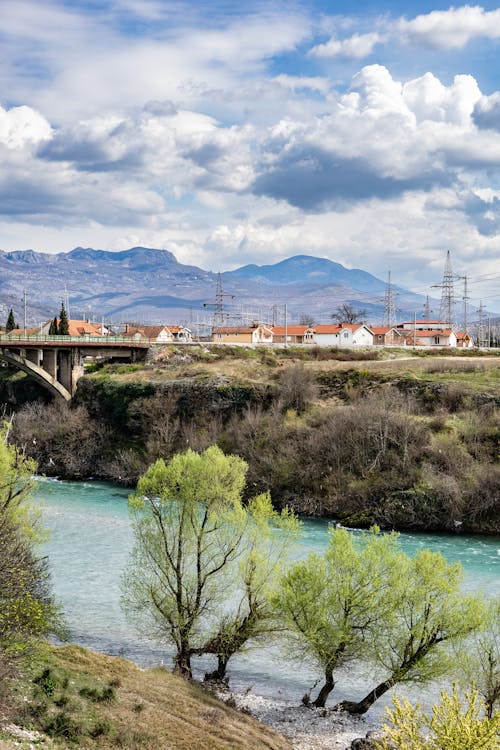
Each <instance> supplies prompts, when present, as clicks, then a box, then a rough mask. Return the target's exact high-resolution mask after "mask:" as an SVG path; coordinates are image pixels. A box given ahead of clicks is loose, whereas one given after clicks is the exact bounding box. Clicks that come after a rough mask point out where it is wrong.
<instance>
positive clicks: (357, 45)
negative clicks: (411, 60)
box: [309, 32, 384, 60]
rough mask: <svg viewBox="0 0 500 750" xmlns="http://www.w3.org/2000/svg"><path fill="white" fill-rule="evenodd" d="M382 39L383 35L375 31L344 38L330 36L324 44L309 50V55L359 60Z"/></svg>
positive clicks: (369, 52)
mask: <svg viewBox="0 0 500 750" xmlns="http://www.w3.org/2000/svg"><path fill="white" fill-rule="evenodd" d="M383 41H384V37H382V36H380V34H377V33H376V32H371V33H369V34H353V36H351V37H348V38H346V39H335V38H334V37H332V38H331V39H330V40H329V41H328V42H325V43H324V44H318V45H316V46H315V47H313V48H312V49H311V50H310V51H309V56H310V57H319V58H327V59H328V58H335V57H342V58H346V59H351V60H359V59H361V58H362V57H368V55H371V54H372V52H373V49H374V47H375V45H377V44H380V42H383Z"/></svg>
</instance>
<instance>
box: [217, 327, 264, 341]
mask: <svg viewBox="0 0 500 750" xmlns="http://www.w3.org/2000/svg"><path fill="white" fill-rule="evenodd" d="M212 341H213V342H214V343H216V344H272V343H273V330H272V328H271V327H270V326H266V325H265V324H264V323H252V324H251V325H249V326H219V327H218V328H214V330H213V332H212Z"/></svg>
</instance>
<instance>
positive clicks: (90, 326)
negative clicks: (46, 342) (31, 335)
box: [37, 319, 109, 336]
mask: <svg viewBox="0 0 500 750" xmlns="http://www.w3.org/2000/svg"><path fill="white" fill-rule="evenodd" d="M60 322H61V321H60V320H59V319H58V320H57V325H59V324H60ZM51 324H52V321H51V320H48V321H47V322H46V323H43V325H41V326H40V328H39V329H38V331H37V333H42V334H48V333H49V330H50V326H51ZM103 332H104V334H103ZM108 333H109V329H108V328H106V327H105V326H104V327H103V326H102V324H101V323H90V322H89V321H88V320H72V319H70V320H68V333H67V335H68V336H102V335H105V336H106V335H108Z"/></svg>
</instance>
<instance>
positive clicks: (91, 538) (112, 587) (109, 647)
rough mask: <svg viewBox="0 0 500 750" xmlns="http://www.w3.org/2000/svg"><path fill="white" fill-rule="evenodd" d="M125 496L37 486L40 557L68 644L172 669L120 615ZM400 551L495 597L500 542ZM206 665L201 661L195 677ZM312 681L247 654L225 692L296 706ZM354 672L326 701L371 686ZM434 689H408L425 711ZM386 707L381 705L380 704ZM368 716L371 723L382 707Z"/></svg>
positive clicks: (316, 532)
mask: <svg viewBox="0 0 500 750" xmlns="http://www.w3.org/2000/svg"><path fill="white" fill-rule="evenodd" d="M127 495H128V492H127V490H124V489H121V488H117V487H114V486H112V485H109V484H104V483H100V482H63V481H57V480H50V479H39V480H38V481H37V483H36V490H35V498H36V501H37V504H39V505H40V507H41V509H42V520H43V524H44V526H45V527H46V528H47V529H48V530H49V532H50V539H49V541H48V542H46V544H45V548H44V552H45V554H47V555H48V556H49V560H50V566H51V571H52V582H53V588H54V592H55V595H56V597H57V599H58V600H59V601H60V602H61V603H62V605H63V607H64V612H65V616H66V621H67V624H68V627H69V631H70V640H71V641H72V642H74V643H79V644H81V645H83V646H86V647H88V648H91V649H94V650H96V651H101V652H103V653H106V654H116V655H121V656H124V657H126V658H129V659H132V660H133V661H135V662H137V663H139V664H141V665H152V664H159V663H165V664H170V662H171V660H170V654H169V652H168V651H167V650H166V649H165V648H161V647H159V646H158V644H155V643H152V642H150V641H147V640H145V639H141V638H139V637H138V636H137V634H136V633H135V631H134V629H133V627H132V626H131V625H130V624H129V623H128V622H127V621H126V619H125V617H124V615H123V613H122V611H121V608H120V576H121V574H122V571H123V570H124V568H125V566H126V564H127V560H128V555H129V551H130V548H131V545H132V533H131V528H130V524H129V517H128V508H127ZM327 528H328V524H327V522H326V521H321V520H310V519H306V520H304V535H303V539H302V546H303V552H304V554H306V553H307V552H310V551H311V552H312V551H315V552H321V551H322V550H323V549H324V548H325V546H326V542H327ZM401 542H402V547H403V549H404V550H405V551H406V552H407V553H409V554H413V553H414V552H416V551H417V550H419V549H421V548H423V547H428V548H430V549H432V550H439V551H440V552H441V553H442V554H443V555H444V556H445V557H446V559H447V560H448V561H450V562H454V561H459V562H461V564H462V565H463V568H464V571H465V574H466V578H465V582H464V586H465V588H467V589H468V590H470V591H481V590H482V591H484V592H486V593H488V594H492V593H495V594H497V595H500V537H483V536H469V535H463V536H462V535H444V534H417V533H414V534H411V533H402V534H401ZM205 666H207V664H206V663H205V662H203V660H201V662H199V664H198V668H199V670H200V671H199V674H201V673H202V672H201V670H203V669H204V668H205ZM316 677H317V675H316V673H315V671H314V670H313V669H312V668H311V667H304V666H303V665H302V664H297V663H293V662H291V661H290V659H289V658H288V656H287V654H286V652H285V651H283V650H279V648H278V649H276V648H271V647H266V648H263V649H259V650H257V649H253V650H250V651H249V652H248V653H246V654H244V655H242V656H239V657H237V658H235V659H234V663H233V664H232V666H231V669H230V682H231V687H233V688H234V689H235V690H245V689H247V688H249V687H252V690H253V691H254V692H255V693H256V694H259V695H263V696H268V697H274V698H280V699H284V700H291V701H298V700H299V699H300V698H301V697H302V695H303V694H304V692H305V691H306V689H308V688H309V687H311V686H312V685H313V683H314V681H315V678H316ZM371 682H372V679H368V680H366V678H364V677H363V675H362V673H361V672H360V671H359V669H356V668H352V667H350V668H349V672H348V673H347V672H346V673H345V674H342V673H340V674H339V677H338V682H337V685H338V687H336V688H335V691H334V693H333V694H332V696H331V703H332V704H333V703H334V702H335V700H336V699H343V698H346V699H356V698H360V697H362V695H363V694H364V693H365V692H366V687H372V684H371ZM435 693H436V689H435V688H434V689H433V690H430V691H429V690H428V689H427V690H426V691H425V693H421V692H419V691H418V690H417V689H413V690H406V691H405V693H404V694H405V695H408V696H409V697H410V698H412V699H419V700H420V701H421V702H423V703H424V704H425V703H427V702H428V700H429V696H431V697H432V696H433V695H435ZM386 702H387V701H386ZM380 703H381V705H379V706H377V704H376V706H375V707H374V708H373V709H371V711H370V714H371V715H372V716H373V718H376V717H377V716H379V715H380V713H381V711H382V709H383V704H382V702H380Z"/></svg>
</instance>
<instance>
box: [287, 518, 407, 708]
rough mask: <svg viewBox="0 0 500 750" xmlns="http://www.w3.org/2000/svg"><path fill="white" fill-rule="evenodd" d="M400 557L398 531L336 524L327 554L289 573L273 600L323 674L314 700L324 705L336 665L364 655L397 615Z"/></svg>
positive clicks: (300, 651)
mask: <svg viewBox="0 0 500 750" xmlns="http://www.w3.org/2000/svg"><path fill="white" fill-rule="evenodd" d="M401 560H402V555H401V553H400V550H399V546H398V536H397V534H381V533H380V532H379V531H378V530H377V529H373V530H371V531H370V532H367V533H365V534H362V535H361V536H360V538H355V536H354V534H352V533H351V532H348V531H347V530H345V529H331V530H330V534H329V543H328V548H327V550H326V552H325V554H324V555H323V556H319V555H315V554H313V555H310V556H309V557H308V558H307V559H306V560H301V561H299V562H297V563H295V564H294V565H293V566H292V567H291V568H290V570H289V571H288V572H287V573H286V574H285V575H284V577H283V579H282V581H281V586H280V589H279V591H278V592H277V594H276V596H275V597H274V604H275V606H276V609H277V611H278V613H279V614H280V616H281V617H282V619H283V621H284V623H285V625H286V627H287V629H288V631H289V634H290V638H291V643H292V644H295V646H296V649H295V651H296V653H297V655H298V656H299V657H301V658H303V659H305V660H308V661H312V662H313V664H314V665H315V666H317V667H318V668H319V669H320V670H321V671H322V673H323V675H324V682H323V685H322V687H321V689H320V691H319V693H318V696H317V697H316V699H315V700H314V702H313V705H314V706H317V707H323V706H324V705H325V703H326V700H327V698H328V696H329V694H330V692H331V691H332V690H333V688H334V686H335V679H334V671H335V669H336V668H338V667H340V666H341V665H343V664H345V663H346V662H348V661H350V660H352V659H358V658H359V657H360V656H362V655H363V653H364V652H365V651H366V650H367V649H368V648H371V646H372V643H373V640H374V638H376V637H377V633H378V631H379V629H380V628H381V626H382V623H383V622H386V621H389V620H391V619H392V618H393V616H394V606H395V605H394V591H395V590H396V586H397V579H398V576H399V569H400V562H401Z"/></svg>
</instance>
